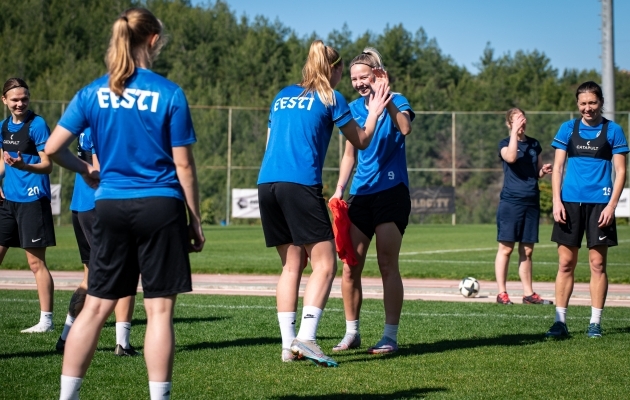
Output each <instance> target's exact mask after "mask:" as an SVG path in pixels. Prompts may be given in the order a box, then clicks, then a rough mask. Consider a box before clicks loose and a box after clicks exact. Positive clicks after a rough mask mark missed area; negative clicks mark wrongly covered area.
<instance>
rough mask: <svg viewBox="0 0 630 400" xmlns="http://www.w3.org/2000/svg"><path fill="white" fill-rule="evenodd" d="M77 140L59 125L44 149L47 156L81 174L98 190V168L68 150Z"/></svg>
mask: <svg viewBox="0 0 630 400" xmlns="http://www.w3.org/2000/svg"><path fill="white" fill-rule="evenodd" d="M74 139H75V137H74V135H73V134H72V132H70V131H69V130H67V129H66V128H63V127H61V126H59V125H57V126H56V127H55V129H54V130H53V132H52V134H51V135H50V138H49V139H48V141H47V142H46V148H45V149H44V151H45V153H46V155H47V156H48V157H50V158H51V159H52V160H53V161H54V162H56V163H57V164H59V165H61V166H62V167H63V168H66V169H69V170H70V171H74V172H77V173H79V174H81V176H82V177H83V179H84V180H85V182H86V183H87V184H88V185H89V186H90V187H92V188H96V187H97V186H98V183H99V181H100V175H99V172H98V170H97V169H96V168H94V167H93V166H91V165H90V164H88V163H86V162H85V161H83V160H81V159H80V158H79V157H77V156H76V155H74V154H72V152H71V151H70V150H69V149H68V145H69V144H70V143H71V142H72V141H73V140H74Z"/></svg>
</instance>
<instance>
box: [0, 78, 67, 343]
mask: <svg viewBox="0 0 630 400" xmlns="http://www.w3.org/2000/svg"><path fill="white" fill-rule="evenodd" d="M29 100H30V93H29V90H28V85H27V84H26V82H24V81H23V80H22V79H20V78H11V79H9V80H7V81H6V82H5V84H4V87H3V89H2V101H3V102H4V104H5V105H6V106H7V108H8V109H9V111H10V112H11V115H10V116H9V118H7V119H6V120H4V121H3V122H2V133H1V136H0V139H1V140H0V154H1V155H2V157H3V159H4V162H1V161H0V179H2V178H4V184H3V187H2V189H0V202H1V205H0V264H2V261H3V260H4V256H5V255H6V253H7V250H8V249H9V247H21V248H23V249H24V251H25V252H26V259H27V261H28V265H29V267H30V268H31V271H33V273H34V274H35V281H36V282H37V291H38V295H39V305H40V309H41V314H40V320H39V323H38V324H36V325H34V326H33V327H31V328H28V329H24V330H23V331H22V333H40V332H49V331H52V330H53V321H52V311H53V280H52V277H51V276H50V272H49V271H48V267H47V266H46V248H47V247H49V246H54V245H55V244H56V243H55V230H54V228H53V218H52V210H51V208H50V180H49V177H48V174H50V172H51V171H52V163H51V162H50V160H49V158H48V156H47V155H46V153H44V146H45V145H46V140H47V139H48V137H49V136H50V129H48V126H47V125H46V122H45V121H44V119H43V118H42V117H40V116H38V115H36V114H35V113H34V112H33V111H31V110H29V108H28V106H29Z"/></svg>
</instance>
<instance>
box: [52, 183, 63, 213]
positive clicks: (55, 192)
mask: <svg viewBox="0 0 630 400" xmlns="http://www.w3.org/2000/svg"><path fill="white" fill-rule="evenodd" d="M50 195H51V196H50V207H51V208H52V214H53V215H60V214H61V185H60V184H58V183H53V184H51V185H50Z"/></svg>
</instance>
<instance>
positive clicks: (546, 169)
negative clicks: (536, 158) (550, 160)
mask: <svg viewBox="0 0 630 400" xmlns="http://www.w3.org/2000/svg"><path fill="white" fill-rule="evenodd" d="M540 170H541V171H542V173H543V176H545V175H549V174H550V173H552V172H553V167H552V166H551V164H543V166H542V168H541V169H540Z"/></svg>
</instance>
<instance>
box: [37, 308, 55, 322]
mask: <svg viewBox="0 0 630 400" xmlns="http://www.w3.org/2000/svg"><path fill="white" fill-rule="evenodd" d="M39 323H40V324H42V325H52V324H53V320H52V311H41V312H40V313H39Z"/></svg>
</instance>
